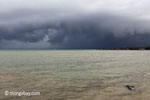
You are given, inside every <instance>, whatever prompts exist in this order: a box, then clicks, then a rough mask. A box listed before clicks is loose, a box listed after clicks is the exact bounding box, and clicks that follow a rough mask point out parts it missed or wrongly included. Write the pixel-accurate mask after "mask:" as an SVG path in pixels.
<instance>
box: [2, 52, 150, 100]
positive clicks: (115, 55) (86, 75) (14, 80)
mask: <svg viewBox="0 0 150 100" xmlns="http://www.w3.org/2000/svg"><path fill="white" fill-rule="evenodd" d="M149 83H150V51H101V50H43V51H42V50H41V51H40V50H37V51H32V50H28V51H15V50H14V51H9V50H8V51H7V50H6V51H0V99H2V100H148V99H149V98H150V95H149V94H150V86H149ZM126 85H134V86H135V90H133V91H130V90H128V89H127V88H125V86H126ZM5 90H9V91H29V92H32V91H38V92H40V93H41V95H40V96H29V97H28V96H21V97H18V96H5V95H4V91H5Z"/></svg>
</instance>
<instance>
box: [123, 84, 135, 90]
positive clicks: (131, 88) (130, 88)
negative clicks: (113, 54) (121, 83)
mask: <svg viewBox="0 0 150 100" xmlns="http://www.w3.org/2000/svg"><path fill="white" fill-rule="evenodd" d="M125 87H126V88H127V89H129V90H135V86H132V85H126V86H125Z"/></svg>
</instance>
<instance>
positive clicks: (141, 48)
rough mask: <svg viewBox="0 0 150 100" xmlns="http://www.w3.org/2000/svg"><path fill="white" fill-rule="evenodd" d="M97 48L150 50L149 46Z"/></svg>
mask: <svg viewBox="0 0 150 100" xmlns="http://www.w3.org/2000/svg"><path fill="white" fill-rule="evenodd" d="M99 50H150V47H124V48H99Z"/></svg>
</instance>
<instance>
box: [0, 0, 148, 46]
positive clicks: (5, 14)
mask: <svg viewBox="0 0 150 100" xmlns="http://www.w3.org/2000/svg"><path fill="white" fill-rule="evenodd" d="M128 46H150V1H149V0H0V49H53V48H73V49H92V48H93V49H96V48H101V47H104V48H111V47H128Z"/></svg>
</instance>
